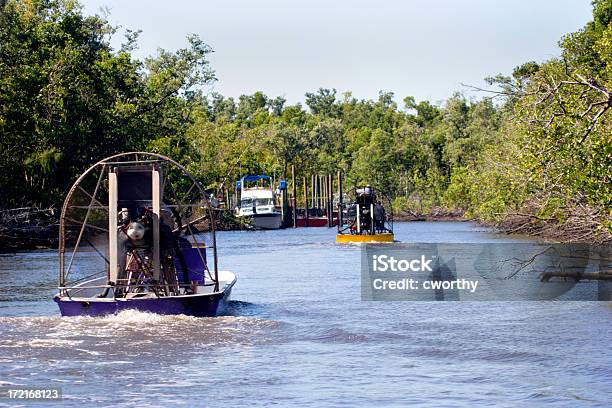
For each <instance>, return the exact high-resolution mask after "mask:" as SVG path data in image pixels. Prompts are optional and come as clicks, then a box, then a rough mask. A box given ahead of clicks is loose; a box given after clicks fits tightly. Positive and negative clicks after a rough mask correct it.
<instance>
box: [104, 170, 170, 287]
mask: <svg viewBox="0 0 612 408" xmlns="http://www.w3.org/2000/svg"><path fill="white" fill-rule="evenodd" d="M161 186H162V174H161V171H160V170H158V169H157V167H156V166H155V164H145V165H142V164H137V165H135V164H117V165H115V166H113V167H111V168H110V169H109V172H108V210H109V225H108V227H109V228H108V231H109V237H108V238H109V239H108V242H109V282H114V283H117V280H118V279H119V278H120V277H122V278H123V274H124V271H122V270H120V269H123V268H125V260H123V259H121V257H124V256H125V254H124V253H119V252H120V248H123V247H124V246H125V243H122V242H121V241H123V240H124V239H125V238H124V239H123V240H122V239H120V236H123V235H124V234H125V237H127V239H128V240H129V241H130V242H129V245H131V246H137V247H144V248H146V249H147V251H148V252H150V256H151V259H152V272H153V276H152V277H153V279H154V280H156V281H158V280H159V279H160V275H161V257H160V242H159V241H160V215H161V198H162V188H161ZM119 208H121V209H122V210H121V212H119ZM119 214H121V217H122V219H121V220H120V219H119V217H118V215H119Z"/></svg>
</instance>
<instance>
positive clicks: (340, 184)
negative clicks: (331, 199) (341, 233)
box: [338, 171, 343, 230]
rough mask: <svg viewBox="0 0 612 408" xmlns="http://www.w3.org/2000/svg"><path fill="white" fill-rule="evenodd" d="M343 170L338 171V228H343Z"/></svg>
mask: <svg viewBox="0 0 612 408" xmlns="http://www.w3.org/2000/svg"><path fill="white" fill-rule="evenodd" d="M342 215H343V214H342V172H341V171H338V230H340V229H341V228H342V223H343V220H342Z"/></svg>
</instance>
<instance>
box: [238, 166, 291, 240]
mask: <svg viewBox="0 0 612 408" xmlns="http://www.w3.org/2000/svg"><path fill="white" fill-rule="evenodd" d="M236 190H238V192H239V193H240V204H239V205H238V206H237V207H236V217H238V218H244V219H248V220H249V222H250V223H251V225H253V226H254V227H255V228H260V229H279V228H280V227H281V224H282V214H281V212H280V211H278V209H277V208H276V204H275V201H276V194H275V192H274V189H273V187H272V180H271V179H270V176H265V175H257V176H255V175H248V176H244V177H243V178H241V179H240V180H238V181H237V182H236Z"/></svg>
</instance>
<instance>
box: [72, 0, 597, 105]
mask: <svg viewBox="0 0 612 408" xmlns="http://www.w3.org/2000/svg"><path fill="white" fill-rule="evenodd" d="M81 2H82V3H83V4H84V7H85V12H86V13H88V14H99V13H100V8H101V7H108V9H109V11H110V15H109V17H108V19H109V21H110V22H111V23H112V24H114V25H120V26H121V27H123V28H130V29H141V30H143V32H142V34H141V37H140V41H139V44H140V49H139V50H138V51H137V53H136V55H137V56H138V57H143V56H146V55H152V54H155V52H156V49H157V48H158V47H162V48H165V49H168V50H175V49H177V48H180V47H182V46H184V45H185V44H186V40H185V36H186V35H187V34H190V33H196V34H199V35H200V36H201V38H202V39H203V40H204V41H205V42H206V43H208V44H209V45H211V46H212V47H213V49H214V50H215V53H214V54H213V55H212V56H211V58H210V59H211V63H212V67H213V68H214V69H215V71H216V73H217V77H218V78H219V81H218V82H217V83H216V84H215V86H214V90H215V91H217V92H220V93H222V94H224V95H227V96H234V97H237V96H239V95H240V94H243V93H253V92H255V91H258V90H260V91H263V92H264V93H266V94H267V95H269V96H279V95H282V96H285V97H286V98H287V100H288V102H289V103H295V102H301V101H303V100H304V93H305V92H307V91H313V90H316V89H318V88H319V87H327V88H336V89H337V90H338V91H339V93H342V92H344V91H349V90H350V91H352V92H353V95H354V96H356V97H358V98H376V97H377V95H378V91H379V90H386V91H392V92H394V93H395V95H396V100H397V101H398V102H400V101H401V100H402V99H403V98H404V97H405V96H407V95H413V96H415V98H416V99H417V100H425V99H427V100H430V101H432V102H437V101H440V100H442V99H445V98H447V97H449V96H450V95H452V93H453V92H454V91H461V90H462V87H461V83H469V84H473V85H479V86H484V83H483V81H482V79H483V78H484V77H486V76H490V75H495V74H497V73H504V74H508V73H510V72H511V70H512V68H513V67H515V66H516V65H519V64H521V63H523V62H526V61H529V60H536V61H544V60H546V59H549V58H551V57H554V56H557V55H558V54H559V48H558V46H557V42H558V40H559V38H560V37H561V36H562V35H564V34H566V33H569V32H571V31H576V30H577V29H579V28H581V27H582V26H583V25H584V24H585V23H586V22H587V21H588V20H589V19H590V18H591V5H590V0H463V1H459V0H429V1H427V0H404V1H399V0H398V1H391V0H384V1H374V0H371V1H362V0H353V1H333V0H327V1H325V0H308V1H290V0H284V1H283V0H259V1H256V0H225V1H186V0H174V1H157V0H155V1H152V0H148V1H144V0H130V1H126V0H123V1H121V0H81ZM121 40H122V38H116V39H114V40H113V44H114V45H115V46H118V45H119V44H120V43H121Z"/></svg>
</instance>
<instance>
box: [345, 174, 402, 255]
mask: <svg viewBox="0 0 612 408" xmlns="http://www.w3.org/2000/svg"><path fill="white" fill-rule="evenodd" d="M338 215H339V220H338V233H337V234H336V242H338V243H368V242H374V243H375V242H393V241H394V236H393V211H392V208H391V200H390V199H389V197H388V196H387V195H385V194H383V193H381V192H380V191H376V190H374V188H372V187H371V186H369V185H367V186H363V187H355V188H353V189H351V190H350V191H349V192H348V193H347V194H346V195H344V194H342V193H340V197H339V201H338Z"/></svg>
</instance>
